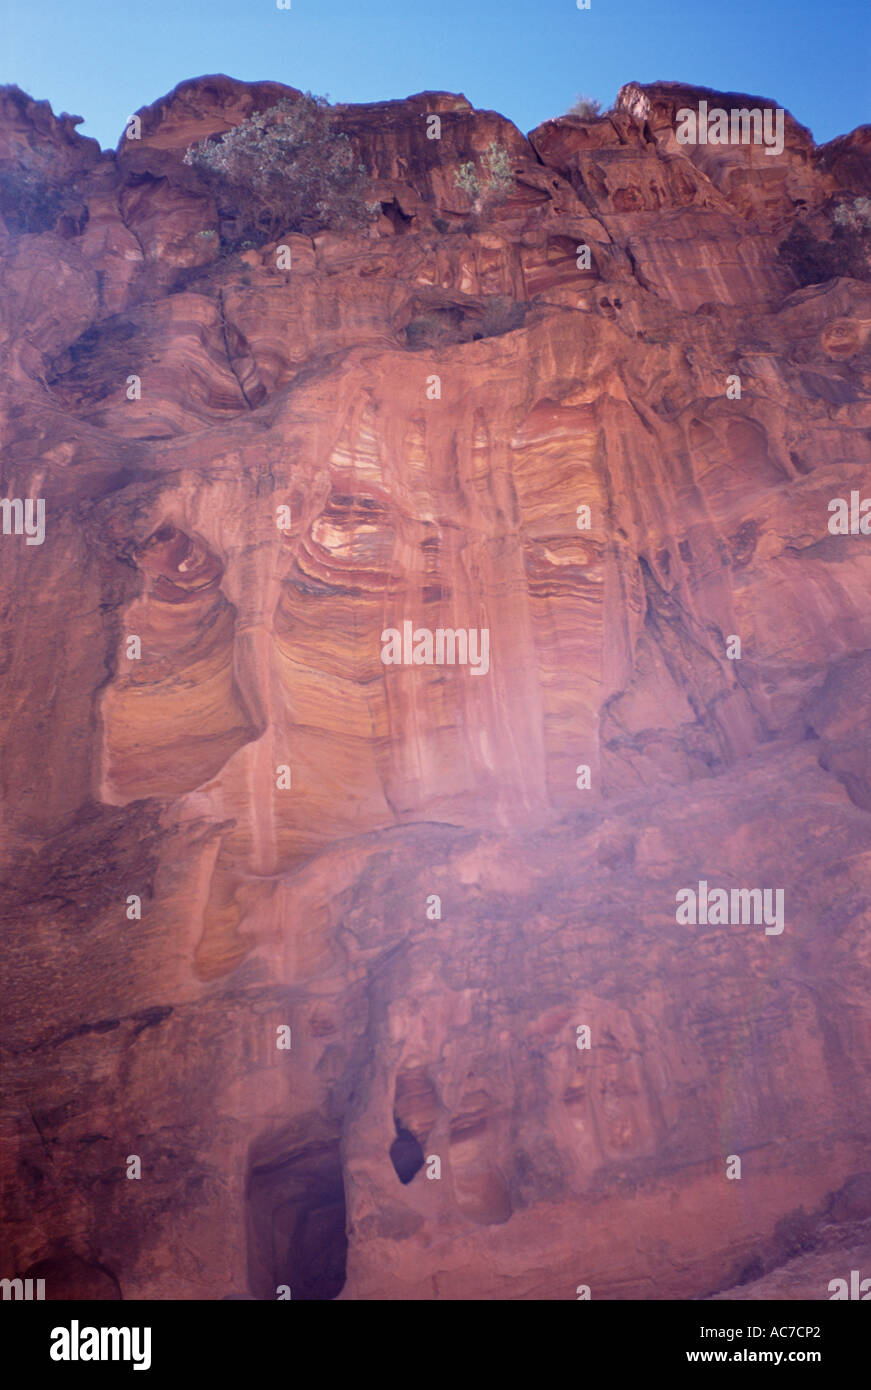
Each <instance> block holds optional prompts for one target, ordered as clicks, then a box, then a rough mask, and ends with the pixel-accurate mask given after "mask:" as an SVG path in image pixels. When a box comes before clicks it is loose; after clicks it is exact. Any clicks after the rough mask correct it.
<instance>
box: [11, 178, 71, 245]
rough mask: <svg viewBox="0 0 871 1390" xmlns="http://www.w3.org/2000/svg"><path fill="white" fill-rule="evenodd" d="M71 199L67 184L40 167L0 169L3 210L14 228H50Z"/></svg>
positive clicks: (23, 230) (34, 229) (24, 230)
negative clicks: (58, 182) (53, 180)
mask: <svg viewBox="0 0 871 1390" xmlns="http://www.w3.org/2000/svg"><path fill="white" fill-rule="evenodd" d="M66 203H67V195H66V192H65V190H64V189H63V188H58V187H57V186H56V185H54V184H52V183H51V182H50V181H49V179H48V177H47V176H46V175H45V174H43V173H42V172H41V171H40V170H39V169H37V168H31V169H25V168H22V167H20V166H19V167H18V168H14V169H5V170H4V171H3V172H2V173H0V213H2V214H3V220H4V222H5V223H6V225H7V227H8V228H9V230H10V232H13V233H16V234H19V235H20V234H21V233H23V232H50V231H52V230H53V229H54V226H55V224H56V222H57V219H58V217H59V216H60V214H61V212H62V211H63V209H64V207H65V205H66Z"/></svg>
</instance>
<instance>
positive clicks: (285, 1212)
mask: <svg viewBox="0 0 871 1390" xmlns="http://www.w3.org/2000/svg"><path fill="white" fill-rule="evenodd" d="M271 1147H272V1148H273V1151H274V1147H275V1146H274V1145H273V1146H271ZM345 1224H346V1212H345V1184H344V1181H343V1177H342V1163H341V1155H340V1151H339V1141H338V1139H335V1140H320V1141H316V1142H314V1143H308V1144H306V1145H304V1146H303V1147H301V1148H300V1147H298V1146H297V1147H295V1148H294V1149H292V1150H290V1151H287V1152H284V1153H278V1154H276V1155H275V1157H272V1156H267V1155H266V1154H263V1156H262V1157H261V1159H260V1161H259V1162H258V1161H252V1164H251V1168H250V1170H249V1179H248V1279H249V1284H250V1287H251V1291H252V1293H253V1294H254V1296H255V1298H260V1299H275V1298H276V1297H277V1296H278V1294H277V1290H278V1289H279V1287H281V1286H282V1285H286V1286H287V1287H289V1289H290V1297H291V1298H292V1299H303V1300H309V1301H313V1300H320V1301H325V1300H328V1299H332V1298H335V1297H336V1296H337V1294H339V1293H341V1291H342V1288H343V1286H344V1283H345V1277H346V1266H347V1257H348V1238H347V1234H346V1229H345Z"/></svg>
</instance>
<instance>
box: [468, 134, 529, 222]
mask: <svg viewBox="0 0 871 1390" xmlns="http://www.w3.org/2000/svg"><path fill="white" fill-rule="evenodd" d="M454 183H455V184H456V185H457V187H458V188H461V189H462V190H463V192H464V193H467V194H468V195H469V197H470V198H471V200H472V212H473V214H475V215H476V216H477V215H478V214H480V213H484V212H489V211H490V209H491V208H494V207H498V205H499V204H500V203H504V202H505V199H506V198H507V197H508V195H509V193H510V192H511V190H512V188H513V187H514V173H513V171H512V168H511V157H510V155H509V154H508V151H507V150H506V149H505V148H504V147H503V146H502V145H497V144H496V142H495V140H492V141H491V142H490V144H489V145H488V147H487V153H486V155H485V156H484V158H483V159H482V160H480V161H479V167H477V168H476V166H475V162H474V160H472V159H470V160H469V161H468V162H467V163H466V164H461V165H460V167H459V169H457V171H456V173H455V174H454Z"/></svg>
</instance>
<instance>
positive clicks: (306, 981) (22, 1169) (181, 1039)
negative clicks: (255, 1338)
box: [0, 77, 871, 1300]
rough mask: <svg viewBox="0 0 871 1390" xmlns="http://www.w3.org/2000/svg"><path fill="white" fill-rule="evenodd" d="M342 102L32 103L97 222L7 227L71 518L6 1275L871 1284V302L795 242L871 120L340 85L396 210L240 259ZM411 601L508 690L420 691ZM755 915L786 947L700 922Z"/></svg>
mask: <svg viewBox="0 0 871 1390" xmlns="http://www.w3.org/2000/svg"><path fill="white" fill-rule="evenodd" d="M296 95H297V94H296V93H295V92H294V91H293V90H292V89H288V88H284V87H280V86H278V85H277V84H269V83H264V84H259V85H246V84H243V83H239V82H235V81H232V80H230V79H229V78H226V77H211V78H202V79H199V80H197V81H193V82H187V83H184V84H182V86H181V87H179V88H178V89H177V90H176V91H175V92H173V93H172V94H171V95H170V96H168V97H166V98H164V99H163V100H162V101H160V102H158V103H156V104H155V105H154V106H152V107H150V108H147V109H145V110H143V111H142V112H140V118H141V138H140V139H138V140H137V139H132V138H131V139H126V138H122V139H121V141H120V143H119V148H118V151H117V152H116V153H114V154H112V153H101V152H100V151H99V149H98V148H97V147H96V145H95V142H93V141H88V140H84V139H82V138H81V137H79V136H78V135H77V134H76V133H75V128H74V127H75V124H76V122H75V120H74V118H71V117H68V116H63V117H61V118H60V119H56V118H55V117H54V116H53V115H52V113H51V112H50V111H49V110H48V108H47V106H46V105H45V104H44V103H43V104H42V105H40V104H37V103H35V102H33V101H31V99H30V98H28V97H25V96H24V94H23V93H20V92H18V91H17V89H6V91H5V92H4V94H3V105H2V111H0V115H2V130H0V174H3V175H5V174H8V173H9V171H13V172H14V171H16V170H19V171H20V169H21V168H22V167H27V168H30V167H33V166H34V163H35V162H36V163H38V164H39V167H40V168H41V169H43V170H47V171H49V175H50V178H51V179H52V180H53V185H52V186H53V187H54V188H55V189H57V190H63V193H64V202H63V206H62V208H61V210H60V211H58V212H57V215H56V216H55V213H54V210H53V209H52V208H51V207H50V208H49V211H48V213H45V215H44V216H43V222H44V224H45V225H43V226H42V227H40V226H39V225H35V226H33V228H32V229H31V230H28V229H26V228H25V229H22V228H21V227H20V226H19V227H16V226H15V225H13V223H12V220H11V218H7V226H6V229H5V230H4V231H3V232H2V236H0V254H2V295H0V344H2V369H3V374H4V377H5V379H6V380H7V382H8V384H9V391H8V396H7V404H6V406H5V408H4V414H3V421H2V429H3V448H2V460H3V495H4V497H5V498H7V499H13V500H14V499H18V500H20V501H21V502H22V504H23V502H24V500H25V499H43V500H44V504H45V533H44V540H43V543H42V544H37V543H34V544H29V543H28V538H27V537H26V535H24V534H14V529H15V528H14V524H13V523H14V522H15V518H16V512H15V508H14V507H13V506H11V505H10V507H9V508H7V510H6V512H5V513H4V516H7V514H8V521H9V525H8V526H7V527H6V530H7V531H8V532H9V534H3V535H2V536H0V570H2V587H0V596H2V605H3V607H2V626H0V631H2V637H3V645H2V652H3V660H2V671H3V706H2V707H3V711H4V716H5V720H4V722H5V725H6V731H5V736H4V748H3V758H2V778H3V796H4V804H5V813H4V814H5V822H4V834H3V837H2V845H0V852H2V858H3V866H4V872H3V887H2V899H0V902H2V910H3V918H4V922H5V929H4V958H5V969H4V976H5V981H6V984H5V998H4V1001H3V1017H4V1019H5V1029H4V1033H5V1036H4V1045H5V1053H4V1080H5V1086H4V1091H5V1096H6V1118H5V1120H4V1143H3V1157H2V1163H3V1178H4V1186H5V1196H4V1200H3V1210H4V1213H5V1233H4V1237H5V1238H4V1247H5V1249H6V1250H7V1251H8V1252H10V1254H9V1255H8V1264H9V1268H8V1269H4V1270H3V1271H2V1273H3V1274H4V1275H7V1274H8V1275H10V1276H11V1275H12V1274H13V1273H15V1274H18V1275H22V1276H24V1275H30V1276H33V1275H37V1276H42V1277H45V1278H46V1280H47V1296H48V1297H49V1298H51V1297H54V1298H69V1297H123V1298H155V1299H156V1298H181V1299H184V1298H206V1299H221V1298H227V1297H240V1296H241V1297H246V1296H253V1297H255V1298H264V1299H265V1298H274V1297H275V1296H276V1289H277V1288H278V1287H280V1286H284V1285H286V1286H289V1287H290V1289H291V1290H292V1297H294V1298H332V1297H336V1296H338V1297H341V1298H345V1299H396V1300H402V1299H440V1298H441V1299H451V1298H474V1299H566V1298H568V1299H575V1298H576V1297H578V1289H579V1286H586V1287H587V1288H589V1290H590V1291H591V1294H592V1297H594V1298H626V1297H635V1298H637V1297H642V1298H687V1297H694V1296H710V1295H713V1294H716V1293H721V1294H722V1296H727V1297H732V1296H736V1295H737V1296H745V1294H746V1292H747V1291H748V1290H750V1291H751V1296H759V1297H777V1296H779V1295H780V1294H785V1296H803V1297H808V1296H809V1297H819V1298H827V1297H829V1294H828V1291H827V1289H828V1280H829V1279H831V1278H834V1277H836V1276H838V1275H839V1274H841V1272H842V1271H841V1264H844V1265H845V1267H849V1250H850V1248H853V1249H855V1248H859V1249H864V1250H866V1251H867V1248H868V1239H869V1237H868V1226H867V1222H868V1220H869V1218H871V1195H869V1181H868V1176H867V1175H868V1174H869V1172H871V1154H869V1139H871V1115H869V1110H871V1107H869V1105H868V1075H869V1071H871V1025H869V1009H868V991H869V973H871V946H869V942H871V933H869V927H871V899H869V892H868V885H869V882H871V752H869V749H871V608H869V594H871V536H868V535H864V534H862V532H861V529H860V527H859V526H858V525H857V526H856V528H855V529H856V532H857V533H856V534H852V533H848V534H833V533H832V532H831V531H830V529H829V522H830V519H831V514H830V511H829V503H830V501H832V500H833V499H835V498H842V499H844V500H845V503H846V505H847V506H848V507H849V503H850V499H851V493H858V494H859V498H857V499H855V502H854V505H855V506H856V514H857V516H859V517H861V516H862V515H864V514H863V513H861V512H859V511H858V505H859V503H860V500H861V498H862V497H865V496H868V497H871V477H869V463H871V350H869V336H871V283H869V280H868V278H865V279H862V278H855V277H844V276H841V277H839V278H834V279H827V280H824V281H822V282H817V283H811V284H807V285H804V286H802V285H801V284H800V280H799V279H797V278H796V275H795V274H794V272H793V270H792V269H791V268H790V266H789V264H787V263H785V262H784V260H783V257H781V256H779V255H778V247H779V246H780V245H781V243H783V242H784V240H785V238H786V237H787V235H788V234H789V232H790V230H791V229H792V227H793V225H794V223H795V222H796V220H797V219H805V220H806V221H807V224H808V225H809V226H811V227H815V226H822V225H823V223H824V222H825V219H826V218H827V217H828V216H829V214H830V212H831V209H832V208H833V207H835V206H838V205H841V204H844V203H845V202H848V201H849V200H854V199H857V198H860V197H862V196H865V195H866V193H867V191H868V190H869V177H871V176H869V146H871V127H864V128H863V129H861V130H860V131H857V132H855V133H854V134H853V135H852V136H848V137H844V138H843V139H841V140H838V141H834V142H833V143H832V144H831V145H829V146H826V147H823V148H820V149H818V148H816V147H814V145H813V142H812V140H811V138H810V136H809V134H808V132H807V131H805V130H804V129H803V128H802V127H800V126H798V125H797V124H796V123H795V122H794V121H793V120H792V119H791V118H790V117H788V116H787V118H786V121H785V141H784V149H783V152H782V154H780V155H777V156H774V157H769V156H767V155H766V151H765V150H764V149H763V148H760V147H755V146H752V145H750V146H747V145H736V146H725V147H719V146H716V145H710V144H709V145H707V146H706V147H702V146H693V145H682V144H680V143H678V141H677V140H676V138H675V119H676V113H677V110H678V108H680V107H685V106H687V105H693V104H697V103H698V102H699V101H700V100H702V99H707V100H709V102H710V103H711V104H712V105H714V104H716V103H719V104H720V105H721V106H724V107H729V106H730V105H733V104H735V103H736V102H738V103H739V104H740V105H741V106H748V105H752V104H754V102H755V103H756V104H757V105H759V104H760V103H759V100H758V99H754V98H746V97H740V98H734V99H733V98H732V97H731V96H730V95H726V96H718V94H716V93H706V92H704V91H703V90H702V89H694V88H685V87H680V86H678V85H677V84H671V83H662V84H657V85H655V86H648V87H641V86H639V85H637V84H630V85H629V86H627V87H625V88H624V89H623V91H622V92H621V95H620V98H619V99H618V102H617V107H616V110H615V111H614V112H613V113H611V114H610V115H608V116H606V117H602V118H600V119H598V120H592V121H582V120H580V119H577V118H573V117H564V118H561V119H559V120H554V121H549V122H546V123H545V124H544V125H543V126H541V127H540V128H539V129H538V130H536V131H533V132H532V133H531V134H530V135H529V137H528V138H526V139H525V138H524V137H523V136H522V135H521V134H520V133H519V132H518V131H517V130H516V129H515V128H514V127H513V126H512V125H511V124H510V123H509V122H508V121H506V120H504V119H503V118H502V117H501V116H498V115H496V114H495V113H493V112H482V111H475V110H473V109H472V107H471V106H470V105H469V103H468V102H467V101H466V100H465V99H464V98H463V97H459V96H453V95H450V94H446V93H424V94H422V95H419V96H415V97H411V98H409V99H408V100H405V101H396V102H386V103H383V104H378V105H372V106H362V107H346V108H339V109H338V114H339V116H340V117H341V124H342V126H343V128H344V129H345V130H346V131H347V132H348V133H349V135H350V136H351V137H352V139H353V140H354V142H355V144H356V146H357V149H358V150H359V154H360V158H361V159H362V161H363V163H364V164H365V166H366V168H367V171H368V173H369V174H370V176H371V178H372V181H373V187H374V189H375V195H376V197H377V200H378V201H379V202H380V205H381V215H380V217H379V219H378V221H377V222H376V223H374V224H373V226H372V229H371V233H370V234H367V235H361V234H356V235H346V236H340V235H337V234H334V233H330V232H323V233H320V234H318V235H316V236H314V237H304V236H301V235H297V234H292V233H289V234H288V235H287V236H286V237H285V238H284V240H283V242H282V243H281V245H284V246H287V247H288V248H289V250H290V260H291V266H290V269H284V268H279V263H280V261H281V260H282V258H281V257H280V256H279V255H278V254H277V244H270V245H267V246H261V247H252V248H249V249H248V250H245V251H243V252H242V253H241V254H230V255H228V254H222V252H221V245H220V239H219V237H218V222H217V211H216V207H215V203H214V201H213V199H212V198H211V196H210V194H209V192H208V189H207V188H206V186H205V184H204V183H203V182H202V181H201V179H200V177H199V175H197V174H196V173H195V172H194V170H192V169H191V168H189V167H188V166H186V165H184V164H183V162H182V159H183V155H184V152H185V150H186V149H187V147H188V146H189V145H191V144H192V143H193V142H194V141H197V140H200V139H202V138H204V137H207V136H210V135H215V136H217V135H220V134H222V133H223V132H225V131H227V130H229V129H231V128H232V127H233V126H234V125H236V124H238V123H239V122H240V121H241V120H242V119H244V118H245V117H246V116H247V115H249V114H251V112H252V111H254V110H257V109H265V108H266V107H267V106H268V105H270V104H274V102H275V101H276V100H278V98H279V97H282V96H287V97H290V98H294V97H295V96H296ZM762 104H763V105H765V104H767V105H770V103H762ZM433 115H437V116H438V117H439V119H440V124H441V131H440V139H431V138H429V137H428V131H431V130H432V129H433V123H432V122H431V121H430V120H428V117H431V116H433ZM492 143H496V144H498V145H500V146H501V147H502V148H504V149H505V150H506V151H507V152H508V155H509V157H510V161H511V166H512V171H513V176H514V185H513V191H512V193H511V196H510V197H509V198H508V199H507V201H505V202H504V203H502V204H501V205H499V206H497V207H495V208H494V209H492V210H491V211H490V213H488V214H487V215H485V216H477V217H476V216H474V215H471V213H470V202H469V198H468V196H467V195H466V194H465V193H463V192H462V191H461V190H460V189H459V187H458V186H457V184H456V180H455V174H456V171H457V169H458V167H459V165H460V164H461V163H462V162H464V161H468V160H475V159H476V158H481V157H483V156H484V155H485V152H486V151H487V149H488V147H489V146H490V145H491V144H492ZM40 215H42V214H40V212H39V209H37V211H36V213H34V214H33V216H34V217H35V218H36V221H37V224H38V219H39V216H40ZM814 219H816V220H814ZM582 247H587V248H588V249H589V256H588V257H585V256H584V255H583V253H582V252H581V249H580V248H582ZM284 259H285V262H286V258H284ZM869 275H871V271H869ZM131 378H137V379H138V382H133V381H131ZM736 379H737V382H738V386H737V388H736V386H735V381H736ZM736 391H737V392H738V394H736ZM585 508H586V509H589V510H588V512H587V511H585V510H584V509H585ZM22 511H23V506H22ZM587 523H588V524H587ZM19 529H20V528H19ZM847 529H848V531H849V527H848V528H847ZM30 539H32V540H33V541H36V540H37V539H38V538H37V537H36V536H35V535H33V536H32V537H31V538H30ZM406 622H409V623H411V624H412V625H413V629H414V630H423V629H426V630H428V631H430V632H433V633H435V632H436V631H437V630H439V629H451V630H454V631H456V630H462V631H463V632H464V633H470V634H472V636H473V638H479V636H480V634H481V632H482V630H485V629H486V631H487V632H488V634H489V652H488V660H487V663H486V666H487V669H486V670H485V669H484V665H485V663H483V662H479V669H478V670H477V671H476V670H475V669H474V667H473V665H472V664H471V663H467V664H462V663H460V662H459V661H457V662H455V663H454V664H450V663H446V664H435V663H433V664H417V665H416V664H407V665H406V664H385V663H384V661H383V660H382V653H383V648H384V642H385V641H386V640H387V639H386V638H385V639H382V633H384V632H386V630H388V629H397V630H398V631H399V633H400V634H402V632H403V630H404V627H403V625H404V624H405V623H406ZM736 638H737V639H740V658H739V659H735V657H736V648H735V639H736ZM135 639H138V643H137V641H136V640H135ZM454 654H455V655H461V654H462V653H461V650H460V649H459V648H457V650H456V651H455V653H454ZM478 654H479V656H480V655H481V649H480V648H479V649H478ZM583 768H585V769H588V770H589V776H587V775H586V774H585V773H584V772H583V771H581V769H583ZM701 881H705V882H707V883H708V884H709V885H710V889H711V891H712V892H713V890H714V889H715V888H719V887H724V888H726V889H728V890H733V889H735V890H737V889H754V888H757V887H758V888H760V889H761V888H769V889H773V890H782V892H783V903H784V911H783V921H782V924H781V925H782V927H783V929H782V931H778V930H777V928H776V926H775V922H774V917H773V916H770V917H769V919H768V926H766V923H765V922H759V923H753V922H747V921H745V922H744V923H741V922H740V921H739V922H737V923H735V924H731V925H730V924H728V923H717V922H716V921H714V922H713V923H712V924H709V925H693V924H692V923H688V922H685V921H678V920H677V916H678V913H677V910H676V900H677V895H678V894H679V893H680V892H681V890H683V889H688V888H692V889H694V890H697V891H699V892H700V891H701V890H700V889H699V884H700V882H701ZM748 901H749V900H748ZM771 901H774V900H773V899H772V900H771ZM139 914H141V915H139ZM287 1030H289V1032H288V1031H287ZM586 1030H588V1031H586ZM587 1044H589V1045H587ZM134 1157H138V1158H139V1160H140V1162H141V1177H140V1178H138V1180H137V1179H136V1178H135V1177H131V1176H128V1174H129V1173H135V1170H136V1165H135V1163H134ZM736 1159H740V1162H741V1175H740V1178H737V1177H736V1176H727V1174H730V1173H731V1174H733V1175H734V1173H735V1171H736V1170H735V1160H736ZM863 1174H864V1175H865V1176H864V1177H863ZM437 1175H438V1176H437ZM835 1226H836V1227H837V1233H838V1234H837V1240H835V1238H834V1237H833V1236H832V1234H831V1232H832V1229H833V1228H834V1227H835ZM850 1241H852V1247H850V1245H849V1242H850ZM814 1251H816V1252H817V1254H816V1256H814V1258H813V1259H811V1258H810V1256H811V1255H813V1252H814ZM808 1252H810V1254H809V1253H808ZM820 1252H823V1253H820ZM829 1254H830V1258H829ZM799 1257H801V1258H802V1259H805V1261H806V1263H805V1264H803V1265H801V1268H800V1269H799V1273H798V1274H796V1273H795V1266H794V1264H793V1263H790V1264H787V1262H790V1261H794V1260H795V1259H796V1258H799ZM814 1261H816V1262H814ZM781 1265H782V1266H784V1267H785V1268H786V1269H788V1270H789V1274H788V1277H787V1276H786V1275H784V1278H783V1279H779V1277H778V1274H777V1269H778V1267H779V1266H781ZM802 1271H804V1274H802ZM864 1274H865V1275H871V1268H869V1269H865V1270H864ZM751 1280H753V1281H757V1282H756V1283H753V1284H751V1283H750V1282H749V1281H751ZM752 1290H757V1292H756V1293H753V1292H752ZM796 1291H798V1292H796Z"/></svg>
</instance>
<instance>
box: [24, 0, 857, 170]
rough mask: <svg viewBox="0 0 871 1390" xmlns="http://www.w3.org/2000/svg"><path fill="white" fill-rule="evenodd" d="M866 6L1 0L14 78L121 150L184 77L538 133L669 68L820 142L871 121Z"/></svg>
mask: <svg viewBox="0 0 871 1390" xmlns="http://www.w3.org/2000/svg"><path fill="white" fill-rule="evenodd" d="M869 14H871V3H869V0H721V3H717V4H714V3H702V0H661V3H655V0H591V8H590V9H589V10H578V9H577V6H576V3H575V0H292V8H291V9H290V10H289V11H283V10H279V9H278V8H277V6H276V0H0V82H14V83H17V84H18V86H19V87H23V88H24V89H25V91H27V92H29V93H30V94H31V95H32V96H35V97H37V98H40V99H42V98H48V100H49V101H50V102H51V104H52V106H53V108H54V110H55V111H56V112H59V111H70V112H73V113H75V114H76V115H81V116H84V117H85V123H84V125H82V126H80V127H79V129H80V131H81V132H82V133H83V134H85V135H91V136H95V137H96V138H97V139H98V140H99V141H100V142H101V144H102V145H104V146H114V145H115V144H116V142H117V140H118V137H119V136H120V134H121V132H122V130H123V128H124V124H125V121H126V118H127V116H128V115H129V114H130V113H131V112H132V111H134V110H136V109H137V107H140V106H144V105H146V104H148V103H149V102H152V101H154V100H155V99H156V98H157V97H159V96H162V95H163V94H164V93H165V92H168V91H170V90H171V89H172V88H173V87H174V86H175V85H176V83H178V82H180V81H182V80H183V79H184V78H188V77H197V76H200V75H202V74H203V73H211V72H225V73H228V74H229V75H230V76H231V77H238V78H241V79H243V80H246V81H254V80H257V79H265V78H268V79H271V80H273V81H277V82H285V83H287V84H288V85H290V86H293V87H301V88H303V89H304V90H308V91H312V92H315V93H318V94H323V95H328V96H329V98H330V100H331V101H378V100H385V99H387V98H391V97H403V96H408V95H410V94H411V93H412V92H418V91H423V90H425V89H427V88H430V89H433V88H434V89H439V90H445V91H458V92H463V93H464V94H465V95H466V96H467V97H468V98H469V100H470V101H471V102H472V103H473V104H474V105H475V106H480V107H488V108H492V109H494V110H497V111H500V112H502V113H503V114H504V115H506V116H508V117H510V119H511V120H513V121H514V122H515V123H516V124H517V125H518V126H519V127H520V129H521V130H523V131H524V132H525V131H527V130H530V129H531V128H532V127H533V126H535V125H537V124H538V123H539V122H540V121H543V120H545V119H546V118H547V117H548V116H554V115H559V114H560V113H561V112H562V111H564V110H565V109H566V107H567V106H568V105H569V104H570V103H571V102H572V100H573V99H574V98H575V96H577V94H578V93H579V92H583V93H585V94H586V95H590V96H595V97H598V98H599V99H600V100H601V101H602V102H603V103H604V104H605V105H610V103H611V102H612V100H613V98H614V97H615V95H616V93H617V90H618V88H619V87H620V86H621V85H622V83H624V82H628V81H632V80H637V81H641V82H649V81H654V80H656V79H671V80H677V81H685V82H695V83H698V84H699V85H701V86H707V87H718V88H722V89H726V90H733V91H744V92H749V93H751V94H754V95H760V96H768V97H772V98H774V99H775V100H776V101H777V102H779V103H780V105H782V106H785V107H787V109H788V110H790V111H791V112H792V114H793V115H794V116H795V117H796V118H797V119H798V120H799V121H801V122H802V124H803V125H808V126H810V128H811V130H812V131H813V133H814V137H815V139H816V140H817V142H822V141H824V140H830V139H832V138H833V136H835V135H840V134H843V133H844V132H845V131H848V130H852V129H853V127H854V126H857V125H860V124H862V123H863V122H867V121H871V101H869V94H868V93H869V85H871V84H869V73H871V62H869V56H871V24H869Z"/></svg>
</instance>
